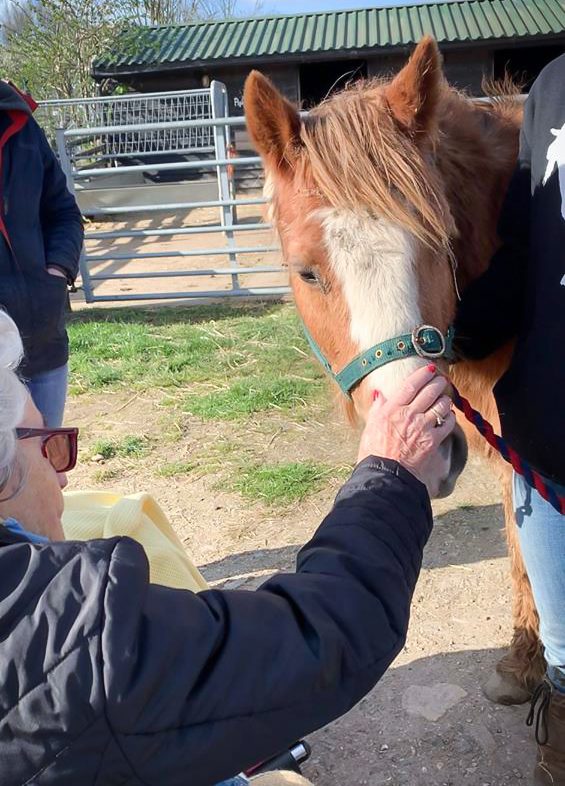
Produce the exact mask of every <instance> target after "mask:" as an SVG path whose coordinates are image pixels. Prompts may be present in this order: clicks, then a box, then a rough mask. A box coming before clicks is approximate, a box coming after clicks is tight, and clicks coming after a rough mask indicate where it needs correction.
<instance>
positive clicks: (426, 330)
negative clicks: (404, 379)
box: [303, 323, 453, 398]
mask: <svg viewBox="0 0 565 786" xmlns="http://www.w3.org/2000/svg"><path fill="white" fill-rule="evenodd" d="M303 327H304V332H305V334H306V338H307V339H308V343H309V344H310V347H311V348H312V352H313V353H314V355H315V356H316V358H317V359H318V360H319V361H320V363H321V364H322V366H323V367H324V369H325V370H326V372H327V373H328V374H329V376H330V377H332V379H333V380H335V382H337V384H338V385H339V387H340V388H341V391H342V393H345V395H346V396H348V398H351V396H350V391H351V390H352V388H354V387H355V385H357V383H358V382H361V380H362V379H365V377H366V376H367V375H368V374H370V373H371V371H375V369H377V368H381V366H386V365H387V363H392V361H393V360H401V359H402V358H409V357H413V356H417V357H421V358H427V359H429V360H437V359H439V358H442V357H445V358H447V359H450V358H451V357H452V344H453V328H452V327H450V328H449V329H448V331H447V334H446V335H445V336H444V335H443V333H442V332H441V330H439V329H438V328H436V327H433V325H420V326H419V327H417V328H414V330H413V331H412V333H404V334H403V335H401V336H396V337H395V338H389V339H387V340H386V341H382V342H381V343H380V344H375V345H374V346H372V347H370V348H369V349H366V350H365V352H362V353H361V354H360V355H357V357H355V358H353V360H352V361H351V362H350V363H348V364H347V366H345V368H342V370H341V371H338V372H337V373H335V372H334V370H333V369H332V367H331V365H330V364H329V362H328V360H327V359H326V358H325V356H324V354H323V353H322V350H321V349H320V347H319V346H318V345H317V344H316V342H315V341H314V339H313V338H312V336H311V335H310V332H309V330H308V328H307V327H306V325H304V323H303Z"/></svg>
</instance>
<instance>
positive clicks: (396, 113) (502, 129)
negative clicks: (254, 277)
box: [244, 37, 544, 704]
mask: <svg viewBox="0 0 565 786" xmlns="http://www.w3.org/2000/svg"><path fill="white" fill-rule="evenodd" d="M244 106H245V113H246V121H247V128H248V133H249V135H250V138H251V142H252V144H253V145H254V147H255V149H256V150H257V152H258V153H259V155H260V156H261V159H262V161H263V166H264V170H265V194H266V195H268V196H269V197H270V202H269V207H268V218H269V220H270V221H271V222H272V223H273V226H274V228H275V231H276V233H277V234H278V237H279V240H280V245H281V249H282V255H283V260H284V263H285V265H286V266H287V267H288V271H289V276H290V283H291V287H292V291H293V294H294V300H295V303H296V307H297V310H298V313H299V316H300V317H301V319H302V321H303V323H304V326H305V327H306V329H307V332H308V334H309V336H310V337H311V341H312V344H313V346H314V347H315V348H316V350H317V353H318V356H319V358H321V359H322V360H323V361H324V362H325V363H326V368H327V370H329V371H330V372H331V374H332V376H335V374H336V373H337V372H339V370H340V369H343V368H344V367H346V366H347V365H348V364H350V363H351V361H352V359H354V358H356V357H357V356H358V355H359V353H366V351H367V350H368V349H370V348H373V349H374V347H375V345H379V346H380V344H379V342H386V341H387V340H389V339H392V338H393V337H398V335H399V334H411V335H414V332H413V331H414V329H417V330H418V329H419V328H418V326H421V325H423V326H424V327H426V326H427V327H429V326H432V329H433V330H434V331H435V332H436V333H437V334H440V335H441V336H445V335H446V334H447V331H448V328H449V325H450V324H451V323H452V321H453V319H454V316H455V312H456V306H457V296H458V293H459V291H461V292H463V291H464V290H465V288H466V287H467V286H468V285H469V284H470V283H471V282H472V281H473V280H474V279H475V278H477V277H478V276H479V275H480V274H481V273H482V272H484V271H485V270H486V269H487V267H488V264H489V262H490V259H491V257H492V255H493V253H494V251H495V249H496V247H497V244H498V239H497V232H496V223H497V216H498V214H499V211H500V208H501V205H502V200H503V198H504V194H505V191H506V188H507V185H508V182H509V179H510V176H511V173H512V170H513V168H514V165H515V162H516V158H517V153H518V137H519V127H520V122H521V106H520V104H519V102H518V101H517V100H516V99H515V98H513V97H511V96H507V97H506V98H503V99H501V100H494V101H491V102H484V103H481V102H475V101H471V100H470V99H469V98H468V97H467V96H465V95H464V94H463V93H461V92H459V91H457V90H455V89H454V88H453V87H451V86H449V85H448V83H447V80H446V78H445V75H444V73H443V67H442V60H441V55H440V52H439V49H438V46H437V44H436V42H435V41H434V40H433V38H431V37H424V38H423V39H422V40H421V41H420V43H419V44H418V45H417V46H416V48H415V49H414V51H413V53H412V55H411V57H410V58H409V60H408V61H407V63H406V64H405V65H404V67H403V68H402V69H401V70H400V71H399V72H398V73H397V74H396V75H395V76H392V77H390V78H388V79H380V80H374V79H373V80H365V81H362V82H356V83H354V84H353V85H350V86H348V87H347V88H346V89H345V90H342V91H341V92H339V93H336V94H335V95H332V96H330V97H329V98H327V99H326V100H325V101H323V102H322V103H321V104H320V105H318V106H317V107H315V108H314V109H312V110H311V111H310V112H309V113H308V114H307V115H306V116H302V115H301V113H300V112H299V111H298V108H297V107H296V106H294V105H293V104H292V103H291V102H289V101H288V100H287V99H286V98H285V97H284V96H283V95H282V94H281V93H280V92H279V91H278V90H277V89H276V87H275V86H274V85H273V84H272V83H271V82H270V81H269V80H268V79H267V78H266V77H265V76H263V75H262V74H261V73H259V72H257V71H252V72H251V73H250V75H249V76H248V78H247V80H246V84H245V89H244ZM399 346H404V343H403V342H402V343H401V344H399ZM379 351H380V350H377V355H378V353H379ZM510 353H511V346H510V345H507V346H505V347H503V348H502V349H500V350H498V351H497V352H495V353H494V354H492V355H491V356H490V357H489V358H487V359H486V360H484V361H480V362H479V361H474V362H466V361H460V362H458V363H455V364H453V365H450V366H449V367H448V366H447V362H446V360H445V359H443V360H439V363H440V367H441V369H442V370H443V371H444V372H445V373H448V374H449V375H450V378H451V379H452V381H453V383H454V384H455V385H456V386H457V388H458V389H459V390H460V391H461V392H462V393H463V395H464V396H465V397H466V398H467V399H469V401H470V402H471V404H472V405H473V406H474V407H475V408H477V409H479V410H480V411H481V412H482V413H483V414H484V416H485V417H486V418H487V419H488V420H490V421H491V422H492V423H493V424H494V425H495V427H499V419H498V414H497V409H496V405H495V401H494V398H493V395H492V390H493V386H494V384H495V382H496V381H497V380H498V379H499V378H500V376H501V375H502V373H503V372H504V370H505V369H506V367H507V366H508V362H509V358H510ZM362 357H364V356H363V355H362ZM429 362H430V361H429V359H428V358H427V357H426V353H421V354H420V353H416V354H413V355H411V356H409V357H400V358H397V359H396V360H395V362H392V363H387V364H386V365H379V366H378V367H376V368H373V369H372V370H370V372H369V373H368V374H367V375H366V376H363V377H362V378H356V380H355V381H356V382H357V384H355V385H354V386H353V388H352V389H351V391H349V390H347V389H346V390H345V391H344V392H345V393H347V394H348V395H347V396H344V397H343V400H344V405H345V409H346V412H347V414H348V416H349V418H350V420H351V421H352V422H355V420H356V419H360V420H361V421H363V419H364V418H365V416H366V413H367V411H368V408H369V406H370V405H371V401H372V391H373V390H374V389H375V388H377V389H378V390H379V391H381V392H382V393H383V394H384V395H385V397H386V396H387V395H389V394H390V392H391V390H392V389H393V388H394V387H395V386H396V385H397V384H398V382H399V381H400V380H402V379H404V378H405V377H406V376H407V375H408V374H409V373H410V372H411V371H413V370H414V369H415V368H417V367H419V366H420V365H421V364H423V363H429ZM465 439H467V441H468V442H469V444H470V445H471V447H472V448H474V449H476V450H481V451H483V452H484V453H486V455H487V456H488V457H489V459H490V461H491V462H492V463H493V465H494V466H495V467H496V470H497V472H498V473H499V474H500V479H501V484H502V492H503V493H502V497H503V504H504V512H505V520H506V538H507V542H508V548H509V555H510V562H511V575H512V585H513V626H514V631H513V637H512V641H511V645H510V648H509V650H508V651H507V653H506V654H505V656H504V657H503V658H502V660H501V661H499V663H498V664H497V666H496V671H495V673H494V674H492V675H491V678H490V679H489V682H488V683H487V685H486V686H485V692H486V693H487V696H488V697H489V698H490V699H492V700H493V701H498V702H500V703H507V704H510V703H522V702H525V701H527V700H528V698H529V697H530V695H531V692H532V690H533V688H534V687H535V685H536V684H537V683H538V682H539V681H540V680H541V678H542V675H543V672H544V661H543V654H542V649H541V646H540V642H539V620H538V615H537V611H536V608H535V604H534V600H533V596H532V591H531V587H530V583H529V580H528V577H527V574H526V571H525V567H524V564H523V560H522V556H521V553H520V548H519V543H518V538H517V530H516V525H515V520H514V510H513V506H512V496H511V485H510V483H511V476H510V471H509V469H508V468H507V467H506V465H504V466H503V462H502V461H501V459H500V458H499V457H497V456H496V455H494V454H493V452H492V450H491V449H490V448H488V446H486V443H483V442H482V440H481V438H480V437H479V436H478V435H477V434H476V433H475V431H474V430H473V429H472V428H470V427H469V426H468V424H466V423H464V422H461V423H460V425H459V426H458V427H457V429H456V431H455V432H454V434H453V435H452V437H451V438H450V439H449V440H446V442H445V443H444V446H443V460H444V471H443V477H442V480H441V486H440V491H441V494H442V495H446V494H448V493H450V492H451V491H452V489H453V487H454V485H455V482H456V480H457V477H458V475H459V473H460V472H461V471H462V469H463V466H464V463H465V452H466V451H465Z"/></svg>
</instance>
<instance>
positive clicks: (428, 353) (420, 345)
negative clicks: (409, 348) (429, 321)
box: [412, 325, 446, 360]
mask: <svg viewBox="0 0 565 786" xmlns="http://www.w3.org/2000/svg"><path fill="white" fill-rule="evenodd" d="M424 330H431V331H432V332H433V333H435V335H436V336H437V338H438V343H439V346H440V348H439V349H433V350H428V349H424V339H423V338H422V335H421V334H422V333H423V332H424ZM412 344H413V346H414V349H415V350H416V354H417V355H419V356H420V357H422V358H431V359H432V360H433V359H435V358H441V357H443V356H444V355H445V350H446V343H445V336H444V335H443V333H442V332H441V330H439V329H438V328H437V327H434V326H433V325H419V326H418V327H417V328H414V330H413V331H412Z"/></svg>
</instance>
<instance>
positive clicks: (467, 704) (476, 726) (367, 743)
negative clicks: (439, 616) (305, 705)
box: [305, 649, 535, 786]
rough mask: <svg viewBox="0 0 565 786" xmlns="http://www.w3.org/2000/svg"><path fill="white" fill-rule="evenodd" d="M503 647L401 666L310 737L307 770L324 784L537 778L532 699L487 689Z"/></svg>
mask: <svg viewBox="0 0 565 786" xmlns="http://www.w3.org/2000/svg"><path fill="white" fill-rule="evenodd" d="M503 652H504V651H503V650H501V649H485V650H466V651H458V652H453V653H449V654H437V655H433V656H431V657H425V658H421V659H419V660H414V661H412V662H411V663H409V664H407V665H403V666H399V667H394V666H393V667H392V668H391V669H390V670H389V671H388V672H387V674H386V675H385V676H384V677H383V678H382V680H381V682H380V683H379V684H378V685H377V686H376V688H375V689H374V690H373V692H372V693H371V694H369V696H367V697H366V698H365V699H363V700H362V701H361V702H360V704H359V705H358V706H357V707H355V708H354V709H353V710H352V711H351V712H350V713H348V714H347V715H346V716H344V717H343V718H341V719H340V720H338V721H336V722H335V723H333V724H332V725H331V726H328V727H326V728H325V729H322V730H321V731H319V732H317V733H316V734H314V735H312V736H311V737H310V743H311V745H312V749H313V755H312V759H311V761H310V762H309V763H308V765H307V766H306V768H305V775H307V776H308V777H309V778H311V779H312V780H313V781H314V783H315V784H316V786H345V785H346V784H347V786H385V784H386V786H465V785H467V784H468V786H506V784H521V783H524V784H526V783H529V782H530V777H529V776H530V773H531V770H532V767H533V763H534V757H535V746H534V743H533V739H532V734H531V731H530V729H528V728H527V727H526V725H525V718H526V714H527V707H525V706H521V707H501V706H497V705H494V704H491V703H490V702H489V701H488V700H487V699H486V698H485V697H484V696H483V694H482V690H481V686H482V684H484V682H485V681H486V679H487V678H488V676H489V674H490V672H491V670H492V669H493V668H494V665H495V663H496V661H497V660H498V659H499V658H500V657H501V656H502V654H503ZM426 716H427V717H426ZM438 716H439V717H438ZM431 717H434V718H435V720H431V719H430V718H431Z"/></svg>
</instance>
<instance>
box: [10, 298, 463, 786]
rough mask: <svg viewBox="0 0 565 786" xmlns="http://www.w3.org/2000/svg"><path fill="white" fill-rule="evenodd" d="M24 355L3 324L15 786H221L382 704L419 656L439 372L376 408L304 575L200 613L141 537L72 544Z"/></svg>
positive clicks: (446, 418) (63, 436)
mask: <svg viewBox="0 0 565 786" xmlns="http://www.w3.org/2000/svg"><path fill="white" fill-rule="evenodd" d="M19 351H20V345H19V337H18V334H17V331H16V330H15V327H14V324H13V322H12V321H11V320H10V319H9V317H7V315H5V314H3V313H0V400H1V401H2V402H3V403H2V407H1V408H0V481H1V484H0V485H1V487H2V493H1V499H2V501H1V502H0V516H1V517H2V519H3V524H0V663H1V664H2V679H1V680H0V775H1V777H0V782H1V783H2V786H21V784H24V783H27V784H30V785H31V784H33V786H51V785H53V786H79V784H80V786H89V784H91V785H92V786H111V784H118V783H120V784H126V783H128V784H132V785H133V784H146V785H147V786H149V784H154V785H155V786H157V785H158V786H187V784H190V786H211V784H215V783H218V782H219V781H221V780H222V779H225V778H227V777H230V776H233V774H234V773H235V772H238V771H240V770H244V769H246V768H248V767H249V766H251V765H253V764H255V763H257V762H258V761H264V760H266V759H268V758H269V757H270V756H272V755H273V754H275V753H277V752H278V751H280V750H283V749H284V748H285V747H286V746H288V745H289V744H290V743H292V742H293V741H294V740H295V739H297V738H298V737H299V736H301V735H303V734H306V733H308V732H311V731H313V730H314V729H316V728H318V727H320V726H323V725H324V724H327V723H328V722H329V721H330V720H332V719H333V718H335V717H337V716H339V715H341V714H342V713H344V712H346V711H347V710H348V709H350V708H351V707H352V706H353V705H354V704H355V702H357V701H358V700H359V699H360V698H361V697H362V696H363V695H364V694H365V693H367V692H368V691H369V690H370V689H371V688H372V687H373V686H374V685H375V683H376V682H377V681H378V680H379V679H380V677H381V675H382V674H383V673H384V671H385V670H386V669H387V668H388V666H389V665H390V663H391V662H392V661H393V660H394V658H395V657H396V655H397V654H398V652H399V651H400V649H401V648H402V646H403V644H404V641H405V637H406V631H407V627H408V620H409V613H410V602H411V598H412V593H413V590H414V586H415V583H416V580H417V578H418V574H419V571H420V567H421V562H422V551H423V548H424V545H425V543H426V541H427V539H428V536H429V534H430V531H431V528H432V513H431V506H430V499H429V495H428V492H427V489H426V484H429V485H430V486H433V485H434V484H435V483H436V482H437V480H436V478H435V474H436V473H437V468H436V462H437V464H438V466H440V465H441V462H438V459H437V457H436V456H437V453H438V451H437V448H438V446H439V445H440V444H441V442H442V441H443V440H444V439H445V438H446V437H447V436H448V435H449V434H450V433H451V431H452V430H453V427H454V424H455V418H454V415H453V413H452V412H451V405H450V400H449V399H448V398H447V397H446V396H445V389H446V385H447V383H446V380H445V379H444V378H443V377H441V376H439V375H438V374H437V373H436V371H435V369H434V367H433V366H431V367H430V366H428V367H424V368H422V369H420V370H419V371H417V372H416V373H415V374H414V375H412V377H410V378H409V379H408V380H407V381H406V382H405V383H404V385H403V387H402V388H400V389H399V390H398V391H397V393H396V395H395V396H394V397H392V398H391V399H390V400H389V401H386V402H385V401H383V398H382V396H381V397H379V399H378V401H377V402H376V403H375V404H374V406H373V408H372V410H371V412H370V414H369V418H368V423H367V426H366V428H365V431H364V434H363V437H362V440H361V446H360V450H359V463H358V464H357V467H356V468H355V470H354V471H353V474H352V476H351V478H350V479H349V481H347V483H346V484H345V485H344V486H343V488H342V489H341V491H340V492H339V494H338V495H337V499H336V501H335V504H334V507H333V509H332V510H331V511H330V513H329V514H328V515H327V516H326V518H325V520H324V521H323V522H322V524H321V526H320V528H319V529H318V531H317V532H316V533H315V534H314V536H313V537H312V539H311V540H310V542H309V543H308V544H307V545H306V546H304V548H303V549H302V550H301V552H300V554H299V556H298V560H297V568H296V573H294V574H289V575H277V576H275V577H273V578H271V579H269V581H267V582H265V583H264V584H263V585H262V586H261V587H260V588H259V589H258V590H256V591H255V592H246V591H237V590H232V591H219V590H208V591H204V592H200V593H198V594H193V593H191V592H188V591H185V590H178V589H170V588H166V587H162V586H158V585H152V584H150V583H149V576H148V563H147V559H146V556H145V554H144V552H143V549H142V548H141V546H140V545H139V544H137V543H135V542H134V541H132V540H130V539H129V538H125V537H124V538H112V539H109V540H98V541H89V542H80V543H79V542H64V541H62V540H61V538H62V529H61V523H60V517H61V512H62V495H61V492H60V486H61V485H64V482H65V481H64V476H62V475H61V474H60V473H62V472H63V471H64V470H67V469H70V468H72V465H73V460H74V458H75V456H76V452H75V451H74V448H75V447H76V445H75V443H74V437H73V436H72V433H69V431H68V430H67V431H65V430H61V429H59V430H57V429H44V428H43V427H42V420H41V416H40V415H39V413H38V412H37V410H36V409H35V408H34V407H33V405H32V404H31V402H30V400H29V399H28V397H27V394H26V392H25V389H24V388H23V386H22V385H21V383H20V382H19V381H18V380H17V378H16V376H15V374H14V372H13V370H11V369H13V367H14V366H15V365H16V362H17V358H18V355H19ZM17 423H19V424H20V427H19V429H18V430H15V428H14V426H15V425H16V424H17ZM438 423H439V425H438ZM31 429H37V430H36V431H32V430H31ZM379 456H380V457H379ZM58 473H59V474H58Z"/></svg>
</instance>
